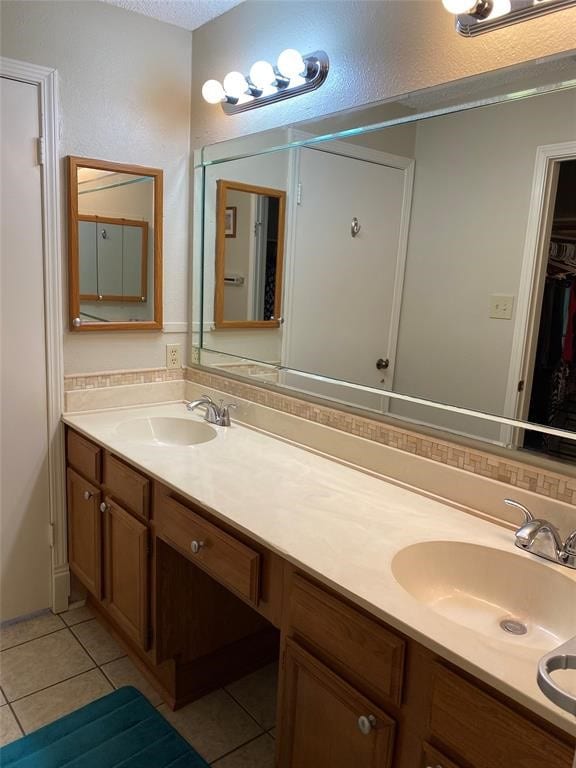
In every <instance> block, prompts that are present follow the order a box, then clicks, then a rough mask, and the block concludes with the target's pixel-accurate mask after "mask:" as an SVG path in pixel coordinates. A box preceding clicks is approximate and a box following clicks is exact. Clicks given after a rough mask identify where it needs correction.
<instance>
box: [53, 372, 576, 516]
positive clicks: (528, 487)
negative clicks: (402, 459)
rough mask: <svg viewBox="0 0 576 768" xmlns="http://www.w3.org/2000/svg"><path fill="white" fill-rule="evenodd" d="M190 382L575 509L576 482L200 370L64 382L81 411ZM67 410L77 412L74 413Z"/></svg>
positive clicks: (108, 375) (122, 374)
mask: <svg viewBox="0 0 576 768" xmlns="http://www.w3.org/2000/svg"><path fill="white" fill-rule="evenodd" d="M184 380H186V381H189V382H192V383H194V384H198V385H200V386H205V387H207V388H211V389H216V390H219V391H221V392H226V393H228V394H230V395H232V396H236V397H239V398H242V399H244V400H248V401H251V402H253V403H256V404H259V405H262V406H265V407H267V408H272V409H274V410H277V411H280V412H283V413H287V414H290V415H292V416H297V417H299V418H302V419H306V420H308V421H311V422H314V423H316V424H320V425H324V426H328V427H331V428H333V429H337V430H340V431H341V432H345V433H348V434H350V435H355V436H357V437H362V438H365V439H367V440H370V441H373V442H375V443H377V444H380V445H385V446H388V447H390V448H395V449H397V450H399V451H404V452H406V453H409V454H411V455H413V456H420V457H422V458H425V459H428V460H430V461H434V462H438V463H439V464H442V465H445V466H448V467H454V468H457V469H460V470H463V471H464V472H468V473H471V474H472V475H474V476H476V477H482V478H487V479H489V480H493V481H497V482H499V483H505V484H507V485H509V486H512V487H515V488H518V489H522V490H524V491H529V492H532V493H535V494H538V495H539V496H543V497H546V498H548V499H555V500H558V501H561V502H565V503H566V504H570V505H574V506H576V478H574V477H571V476H570V475H565V474H562V473H561V472H555V471H553V470H550V469H547V468H539V467H536V466H533V465H530V464H525V463H522V462H521V461H517V460H515V459H513V458H507V457H502V456H499V455H497V454H495V453H490V452H489V451H483V450H481V449H478V448H470V447H467V446H464V445H461V444H458V443H456V442H451V441H450V440H446V439H441V438H438V437H430V436H428V435H424V434H422V433H419V432H417V431H414V430H411V429H407V428H404V427H401V426H394V425H391V424H389V423H386V422H382V421H380V420H378V419H373V418H370V417H369V416H360V415H357V414H353V413H349V412H347V411H344V410H340V409H338V408H337V407H334V406H330V405H320V404H318V403H314V402H310V401H308V400H304V399H302V398H298V397H295V396H292V395H287V394H285V393H281V392H277V391H274V390H271V389H268V388H266V387H261V386H257V385H255V384H252V383H248V382H244V381H239V380H237V379H233V378H229V377H228V376H226V375H220V374H218V373H216V372H212V371H210V372H209V371H206V370H202V369H200V368H183V369H180V368H179V369H173V370H172V369H166V368H153V369H145V370H136V371H134V370H132V371H112V372H106V373H90V374H86V375H81V374H73V375H69V376H66V377H65V383H64V389H65V392H66V394H67V403H68V404H69V405H70V404H71V403H72V402H75V403H81V404H82V405H81V406H79V407H78V409H79V410H83V409H84V408H87V407H89V406H88V405H85V404H84V400H83V399H82V398H81V397H77V398H76V399H75V400H74V399H73V393H77V394H78V396H80V394H81V393H82V392H84V393H86V395H87V394H88V392H87V391H88V390H92V391H94V390H99V391H100V392H102V391H103V390H107V391H108V392H109V388H113V387H130V388H131V389H132V390H134V389H138V387H137V386H135V385H150V384H154V383H162V382H177V381H180V382H182V381H184ZM102 403H105V405H104V404H102V405H100V404H98V403H95V404H94V405H93V406H92V407H112V404H113V393H111V392H109V395H108V396H107V397H106V399H105V400H102ZM127 404H128V403H127V402H118V405H127ZM69 405H68V407H67V410H76V409H77V408H74V407H69Z"/></svg>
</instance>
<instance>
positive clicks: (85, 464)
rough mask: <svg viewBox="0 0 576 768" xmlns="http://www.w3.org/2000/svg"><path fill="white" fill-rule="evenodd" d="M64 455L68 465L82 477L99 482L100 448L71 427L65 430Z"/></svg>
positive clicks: (100, 466) (100, 472)
mask: <svg viewBox="0 0 576 768" xmlns="http://www.w3.org/2000/svg"><path fill="white" fill-rule="evenodd" d="M66 457H67V461H68V466H70V467H73V469H75V470H76V471H77V472H78V473H79V474H80V475H82V477H85V478H86V479H87V480H90V481H91V482H93V483H99V482H100V480H101V479H102V478H101V474H102V449H101V448H99V447H98V446H97V445H94V443H91V442H90V440H87V439H86V438H85V437H82V435H79V434H78V433H77V432H73V431H72V430H71V429H69V430H67V432H66Z"/></svg>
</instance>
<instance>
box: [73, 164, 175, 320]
mask: <svg viewBox="0 0 576 768" xmlns="http://www.w3.org/2000/svg"><path fill="white" fill-rule="evenodd" d="M68 169H69V208H68V224H69V309H70V328H71V330H74V331H91V330H98V331H101V330H147V329H159V328H161V327H162V171H161V170H158V169H156V168H143V167H139V166H134V165H123V164H120V163H109V162H106V161H102V160H93V159H88V158H79V157H69V158H68Z"/></svg>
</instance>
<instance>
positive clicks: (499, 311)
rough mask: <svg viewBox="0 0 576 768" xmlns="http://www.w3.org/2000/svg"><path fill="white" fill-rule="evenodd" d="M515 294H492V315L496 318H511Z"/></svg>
mask: <svg viewBox="0 0 576 768" xmlns="http://www.w3.org/2000/svg"><path fill="white" fill-rule="evenodd" d="M513 306H514V296H502V295H501V294H494V295H493V296H490V317H491V318H493V319H494V320H511V319H512V307H513Z"/></svg>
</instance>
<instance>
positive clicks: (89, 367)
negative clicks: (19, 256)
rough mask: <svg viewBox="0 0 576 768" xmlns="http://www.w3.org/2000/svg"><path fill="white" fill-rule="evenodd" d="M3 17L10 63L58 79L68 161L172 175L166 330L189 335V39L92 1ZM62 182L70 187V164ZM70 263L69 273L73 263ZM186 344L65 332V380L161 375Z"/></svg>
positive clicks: (168, 337) (17, 6) (163, 337)
mask: <svg viewBox="0 0 576 768" xmlns="http://www.w3.org/2000/svg"><path fill="white" fill-rule="evenodd" d="M0 14H1V26H2V29H1V35H2V37H1V46H2V55H3V56H6V57H9V58H12V59H20V60H22V61H28V62H32V63H34V64H39V65H42V66H46V67H54V68H56V69H57V70H58V74H59V86H60V108H61V145H60V152H61V155H62V157H64V156H66V155H80V156H84V157H94V158H100V159H105V160H112V161H116V162H124V163H135V164H138V165H147V166H152V167H158V168H162V169H163V170H164V182H165V191H164V263H165V271H164V319H165V322H166V323H167V329H168V330H171V329H174V328H175V327H176V328H181V329H183V330H184V331H185V330H186V322H187V319H188V308H187V305H188V281H187V274H188V262H189V186H190V177H189V136H190V83H191V59H192V36H191V34H190V33H189V32H187V31H186V30H184V29H179V28H178V27H174V26H171V25H169V24H163V23H160V22H157V21H154V20H153V19H150V18H148V17H146V16H141V15H138V14H135V13H130V12H128V11H124V10H122V9H120V8H116V7H114V6H109V5H106V4H105V3H99V2H93V1H91V0H90V1H85V2H75V1H73V0H71V1H69V2H51V1H48V2H13V1H12V0H5V1H3V2H2V3H0ZM62 174H63V175H62V180H64V164H62ZM63 188H64V187H63ZM63 259H64V263H66V262H65V254H63ZM66 295H67V292H66ZM66 303H67V302H66ZM66 312H67V310H66V308H64V310H63V324H64V323H65V322H66V321H65V315H66ZM175 323H177V324H178V325H177V326H174V325H171V324H175ZM185 338H186V336H185V334H183V333H180V334H178V335H176V334H172V333H156V332H147V333H144V332H140V333H138V332H130V333H93V334H92V333H90V334H72V333H69V332H67V331H66V334H65V340H64V354H65V370H66V373H75V372H81V371H99V370H114V369H119V368H148V367H155V366H161V365H164V364H165V351H164V345H165V344H166V343H174V342H175V343H181V344H182V348H183V349H184V345H185Z"/></svg>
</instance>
